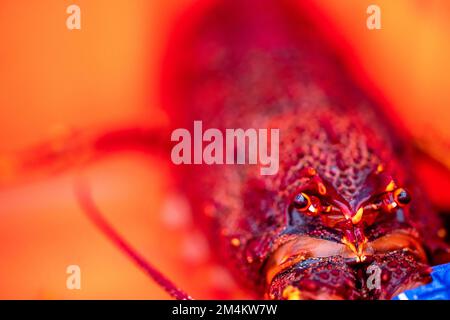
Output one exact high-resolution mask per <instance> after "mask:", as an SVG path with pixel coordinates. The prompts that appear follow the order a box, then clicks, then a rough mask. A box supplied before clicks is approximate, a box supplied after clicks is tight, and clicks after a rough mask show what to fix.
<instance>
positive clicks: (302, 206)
mask: <svg viewBox="0 0 450 320" xmlns="http://www.w3.org/2000/svg"><path fill="white" fill-rule="evenodd" d="M310 204H311V199H310V198H309V197H308V196H307V195H306V194H304V193H303V192H301V193H299V194H297V195H296V196H295V198H294V201H293V206H294V208H295V209H297V210H300V211H305V210H306V209H308V207H309V206H310Z"/></svg>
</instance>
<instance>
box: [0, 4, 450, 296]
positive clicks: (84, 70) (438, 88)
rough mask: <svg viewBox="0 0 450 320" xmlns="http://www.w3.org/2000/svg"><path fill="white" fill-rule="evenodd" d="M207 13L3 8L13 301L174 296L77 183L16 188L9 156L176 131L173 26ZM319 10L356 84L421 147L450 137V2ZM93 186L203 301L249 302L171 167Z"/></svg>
mask: <svg viewBox="0 0 450 320" xmlns="http://www.w3.org/2000/svg"><path fill="white" fill-rule="evenodd" d="M193 2H194V1H193V0H182V1H180V0H166V1H156V0H154V1H153V0H152V1H145V0H133V1H125V0H118V1H114V2H111V1H106V0H90V1H87V0H72V1H65V0H64V1H63V0H61V1H51V0H42V1H25V0H18V1H12V0H5V1H2V2H1V3H0V41H1V50H0V155H2V154H4V155H5V156H1V158H0V181H2V184H1V188H0V248H1V249H0V261H1V263H0V298H3V299H11V298H21V299H34V298H38V299H79V298H87V299H91V298H101V299H110V298H111V299H119V298H121V299H165V298H168V296H167V295H166V294H165V293H164V292H163V291H162V290H161V289H160V288H158V287H157V286H156V285H154V284H153V283H152V282H151V281H150V280H149V279H148V278H147V277H146V276H145V274H143V273H142V272H141V271H140V270H139V269H137V268H136V267H135V266H134V265H133V264H132V263H131V262H130V261H129V259H128V258H127V257H125V256H124V255H123V254H122V253H121V252H119V251H118V250H117V249H116V248H115V247H114V246H113V245H111V243H110V242H109V241H108V240H107V239H106V238H105V237H104V236H103V235H102V234H101V233H99V232H98V230H97V229H96V228H95V227H94V226H92V224H90V223H89V221H88V220H87V219H86V218H85V217H84V216H83V214H82V213H81V210H80V208H79V206H78V204H77V202H76V200H75V197H74V195H73V178H74V176H75V172H73V171H71V170H67V171H64V172H63V173H61V174H58V175H49V176H46V177H40V178H39V179H33V180H32V181H27V182H22V183H16V175H17V174H18V173H17V172H15V171H14V170H13V168H11V164H10V162H8V155H10V154H14V153H15V152H16V151H18V150H23V149H26V148H28V147H30V146H33V145H35V144H36V143H40V142H42V141H52V139H55V141H58V138H59V137H60V136H61V135H64V134H65V133H67V132H71V131H72V130H78V131H83V132H101V131H103V130H108V129H110V128H115V127H124V126H127V125H130V126H144V127H152V126H158V125H164V124H166V123H167V119H166V117H165V114H164V113H163V112H162V111H161V110H162V107H161V105H160V103H159V97H158V92H159V76H160V73H161V70H160V65H161V60H162V57H163V55H164V49H165V48H166V44H167V42H168V41H170V36H169V35H170V30H171V28H172V26H173V24H174V23H175V21H177V17H178V16H179V15H180V14H181V13H182V12H184V11H185V9H186V8H187V7H189V6H190V5H191V4H192V3H193ZM311 2H312V8H313V10H314V12H315V13H317V17H320V18H321V19H323V21H322V22H323V24H324V25H327V28H328V31H329V32H330V35H331V36H332V37H333V35H336V36H335V37H334V38H335V39H338V42H339V41H340V40H339V39H341V37H342V38H343V39H345V42H346V43H348V46H347V45H346V46H342V50H343V55H344V57H346V58H347V60H348V63H349V65H350V66H352V67H353V70H354V72H355V74H356V76H357V77H360V78H361V80H362V81H364V82H367V83H371V85H370V86H371V88H372V89H373V88H376V90H378V91H379V92H381V93H382V95H383V97H384V98H385V99H386V101H387V102H388V103H389V105H391V106H392V107H393V108H394V109H395V112H398V113H399V114H400V115H401V117H402V119H403V121H404V122H405V123H406V126H407V127H408V128H410V130H411V132H412V133H413V134H414V135H416V136H417V138H425V139H429V140H433V139H434V138H433V137H434V136H435V135H437V136H439V137H441V138H442V139H444V140H445V139H446V140H449V139H450V127H449V126H448V125H447V124H448V122H449V120H450V108H449V106H450V90H449V89H450V88H449V84H450V63H449V62H448V57H450V42H449V41H448V39H449V38H450V2H448V1H445V0H440V1H439V0H434V1H423V0H399V1H388V0H376V1H366V0H352V1H326V0H314V1H311ZM72 3H75V4H77V5H79V6H80V8H81V26H82V29H81V30H72V31H70V30H68V29H67V28H66V24H65V20H66V18H67V16H68V15H67V14H66V8H67V6H69V5H70V4H72ZM372 3H375V4H377V5H379V6H380V7H381V14H382V16H381V17H382V18H381V19H382V30H376V31H369V30H368V29H367V28H366V18H367V14H366V8H367V6H368V5H369V4H372ZM337 44H338V45H339V43H337ZM361 75H364V76H361ZM19 174H20V173H19ZM85 176H87V177H88V178H89V181H91V183H92V188H93V194H94V197H95V199H96V202H97V203H98V205H99V207H100V208H101V209H102V210H103V211H104V212H106V213H107V216H108V219H109V220H110V221H112V223H113V225H114V226H116V227H117V228H118V229H120V231H121V233H122V234H123V235H124V236H125V237H126V238H127V239H128V240H129V241H130V242H131V243H132V244H133V245H134V246H136V247H137V248H138V249H139V251H140V252H141V253H142V254H143V255H144V256H146V257H147V258H149V259H150V260H151V261H152V262H154V264H155V265H157V267H158V268H159V269H161V270H163V271H164V273H165V274H167V275H169V276H170V278H172V279H173V280H174V281H175V282H176V283H177V284H179V285H180V286H181V287H182V288H184V289H185V290H186V291H188V292H189V293H190V294H191V295H193V296H194V297H197V298H212V297H232V298H242V297H246V295H245V294H244V293H243V292H241V291H240V290H238V289H237V287H236V285H235V284H234V283H233V281H232V279H231V278H230V277H229V275H228V274H227V272H226V271H225V270H224V269H223V268H222V267H220V266H217V265H215V264H212V263H210V262H209V251H210V250H211V249H213V248H211V247H210V245H209V244H208V243H206V242H205V239H204V238H203V236H202V235H201V233H199V232H198V231H197V230H196V229H195V225H194V223H193V222H192V221H190V220H189V214H188V208H185V210H182V209H183V208H184V207H185V205H184V202H183V199H182V198H180V196H179V195H176V194H173V193H172V192H171V191H170V183H171V176H170V172H169V167H168V166H167V165H166V164H165V163H164V162H163V161H162V159H160V158H149V157H148V156H146V155H143V154H141V153H136V152H121V153H117V154H114V155H111V156H109V157H106V158H103V159H101V160H99V161H98V162H96V163H94V164H92V165H90V166H89V167H88V169H87V170H86V173H85ZM444 186H445V184H444ZM173 207H176V208H177V210H175V211H176V212H178V214H179V216H173V215H171V212H174V210H173V209H171V208H173ZM180 208H181V209H180ZM180 212H181V213H180ZM183 212H185V214H184V215H183ZM70 264H76V265H79V266H80V267H81V279H82V288H81V290H68V289H67V288H66V278H67V274H66V267H67V266H68V265H70Z"/></svg>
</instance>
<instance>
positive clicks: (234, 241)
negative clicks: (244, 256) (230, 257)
mask: <svg viewBox="0 0 450 320" xmlns="http://www.w3.org/2000/svg"><path fill="white" fill-rule="evenodd" d="M231 245H232V246H233V247H239V246H240V245H241V241H240V240H239V239H238V238H233V239H231Z"/></svg>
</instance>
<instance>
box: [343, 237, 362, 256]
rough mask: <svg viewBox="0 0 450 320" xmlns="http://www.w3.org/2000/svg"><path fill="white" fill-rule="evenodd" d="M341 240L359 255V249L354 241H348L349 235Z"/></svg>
mask: <svg viewBox="0 0 450 320" xmlns="http://www.w3.org/2000/svg"><path fill="white" fill-rule="evenodd" d="M341 242H342V243H343V244H345V245H346V246H347V247H348V248H349V249H350V250H351V251H352V252H353V253H355V254H356V255H358V251H357V250H356V247H355V244H354V243H353V242H350V241H348V239H347V237H345V236H344V237H343V238H342V239H341Z"/></svg>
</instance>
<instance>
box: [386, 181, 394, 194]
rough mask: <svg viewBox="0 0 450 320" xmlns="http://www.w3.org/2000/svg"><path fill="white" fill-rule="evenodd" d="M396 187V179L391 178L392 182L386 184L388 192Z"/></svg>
mask: <svg viewBox="0 0 450 320" xmlns="http://www.w3.org/2000/svg"><path fill="white" fill-rule="evenodd" d="M394 189H395V182H394V180H391V182H389V184H388V185H387V186H386V189H385V190H386V192H391V191H394Z"/></svg>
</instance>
